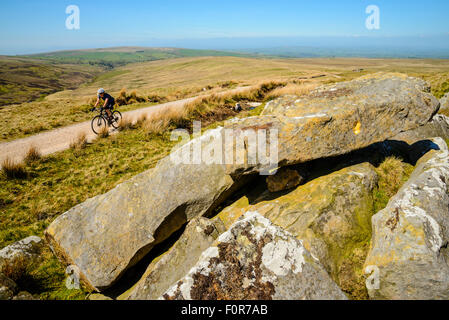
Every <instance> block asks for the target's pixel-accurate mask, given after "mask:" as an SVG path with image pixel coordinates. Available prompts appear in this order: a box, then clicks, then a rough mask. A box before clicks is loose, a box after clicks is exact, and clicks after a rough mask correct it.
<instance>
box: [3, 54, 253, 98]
mask: <svg viewBox="0 0 449 320" xmlns="http://www.w3.org/2000/svg"><path fill="white" fill-rule="evenodd" d="M204 56H235V57H239V56H241V57H244V56H248V57H249V56H253V55H250V54H239V53H232V52H223V51H214V50H192V49H177V48H145V47H118V48H107V49H90V50H72V51H58V52H49V53H42V54H34V55H24V56H15V57H12V56H0V106H2V105H8V104H18V103H23V102H30V101H34V100H38V99H43V98H44V97H45V96H47V95H49V94H52V93H55V92H58V91H63V90H66V89H68V90H72V89H76V88H77V87H78V86H80V85H81V84H84V83H87V82H89V81H90V80H92V79H93V78H94V77H96V76H99V75H101V74H103V73H104V72H107V71H110V70H112V69H114V68H117V67H120V66H124V65H127V64H130V63H141V62H147V61H156V60H164V59H175V58H184V57H204Z"/></svg>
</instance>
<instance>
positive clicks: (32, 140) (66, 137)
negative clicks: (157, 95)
mask: <svg viewBox="0 0 449 320" xmlns="http://www.w3.org/2000/svg"><path fill="white" fill-rule="evenodd" d="M248 88H250V87H241V88H236V89H233V90H229V91H226V92H223V93H221V94H226V93H237V92H240V91H243V90H246V89H248ZM205 96H207V95H205ZM196 98H197V97H193V98H187V99H183V100H178V101H173V102H168V103H164V104H159V105H154V106H151V107H147V108H141V109H136V110H132V111H128V112H124V113H123V116H125V115H126V117H127V118H129V119H131V120H132V121H136V120H137V119H138V118H139V117H140V116H141V115H143V114H146V115H147V118H151V116H152V115H153V114H155V113H156V112H158V111H161V110H164V109H168V108H183V107H184V106H185V105H186V104H187V103H188V102H191V101H193V100H195V99H196ZM82 132H85V133H86V136H87V140H88V141H92V140H94V139H95V138H96V135H95V134H94V133H93V132H92V129H91V122H90V121H85V122H81V123H77V124H73V125H70V126H67V127H62V128H58V129H55V130H51V131H45V132H42V133H39V134H36V135H33V136H30V137H26V138H23V139H18V140H13V141H9V142H4V143H0V163H2V162H3V160H4V159H5V158H7V157H9V158H10V159H12V160H13V161H21V160H23V158H24V157H25V155H26V153H27V152H28V150H29V148H30V147H32V146H34V147H36V148H37V149H38V150H39V151H40V153H41V154H42V155H44V156H45V155H49V154H52V153H55V152H58V151H63V150H66V149H68V148H69V147H70V144H71V142H72V141H74V140H76V138H77V137H78V136H79V134H80V133H82Z"/></svg>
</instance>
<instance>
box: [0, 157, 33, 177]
mask: <svg viewBox="0 0 449 320" xmlns="http://www.w3.org/2000/svg"><path fill="white" fill-rule="evenodd" d="M2 172H3V174H4V175H5V176H6V177H7V178H8V179H24V178H26V177H27V176H28V173H27V171H26V169H25V165H24V164H23V162H14V161H13V160H11V158H9V157H7V158H5V160H3V162H2Z"/></svg>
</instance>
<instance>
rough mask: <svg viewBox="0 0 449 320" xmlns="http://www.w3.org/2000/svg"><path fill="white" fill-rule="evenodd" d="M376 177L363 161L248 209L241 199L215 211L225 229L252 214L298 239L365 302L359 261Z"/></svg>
mask: <svg viewBox="0 0 449 320" xmlns="http://www.w3.org/2000/svg"><path fill="white" fill-rule="evenodd" d="M376 183H377V174H376V172H375V170H374V167H373V166H372V165H370V164H369V163H363V164H359V165H355V166H351V167H348V168H345V169H342V170H340V171H337V172H333V173H331V174H329V175H327V176H323V177H319V178H317V179H314V180H312V181H310V182H308V183H307V184H305V185H303V186H300V187H298V188H297V189H296V190H294V191H291V192H290V193H288V194H286V195H284V196H281V197H278V198H276V199H273V200H266V201H264V200H263V198H264V196H263V195H262V196H261V197H260V198H259V199H257V200H256V201H255V202H257V203H256V204H254V205H251V206H250V205H247V203H248V202H247V201H245V199H241V200H239V201H238V202H237V203H235V204H233V205H232V206H230V207H228V208H225V209H224V210H223V211H222V212H220V213H219V214H218V215H217V217H216V219H220V220H222V221H223V222H224V223H225V224H226V225H230V224H231V223H232V222H233V221H235V220H236V219H237V218H238V217H239V216H240V215H242V214H244V213H245V212H247V211H257V212H259V213H260V214H262V215H263V216H265V217H267V218H269V219H270V220H271V221H272V222H273V223H274V224H276V225H277V226H280V227H282V228H283V229H285V230H287V231H288V232H290V233H291V234H293V235H294V236H295V237H297V238H298V239H300V240H302V241H303V244H304V246H305V247H306V249H307V250H309V251H310V253H311V254H312V255H313V256H314V257H317V258H318V260H319V261H320V262H321V264H322V265H323V266H324V267H325V269H326V270H327V271H328V272H329V274H330V275H331V276H332V278H333V279H334V280H335V281H336V282H337V284H338V285H339V286H340V287H341V288H342V289H343V290H344V291H345V292H347V293H348V294H350V295H351V296H352V297H353V298H356V299H362V298H367V292H366V289H365V279H364V273H363V263H364V261H365V258H366V255H367V253H368V249H369V243H370V240H371V224H370V220H371V216H372V215H373V214H374V212H373V210H374V209H373V196H372V194H373V189H374V187H375V186H376Z"/></svg>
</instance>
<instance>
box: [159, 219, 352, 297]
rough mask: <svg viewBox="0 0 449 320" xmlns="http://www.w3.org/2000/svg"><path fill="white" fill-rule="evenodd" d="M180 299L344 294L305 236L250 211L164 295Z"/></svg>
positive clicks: (333, 295) (342, 295)
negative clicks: (306, 245)
mask: <svg viewBox="0 0 449 320" xmlns="http://www.w3.org/2000/svg"><path fill="white" fill-rule="evenodd" d="M163 298H164V299H169V300H173V299H178V300H191V299H193V300H205V299H213V300H218V299H219V300H223V299H235V300H254V299H264V300H268V299H291V300H296V299H298V300H303V299H346V296H345V295H344V294H343V292H342V291H341V290H340V289H339V288H338V286H337V285H336V284H335V283H334V282H333V281H332V280H331V279H330V278H329V275H328V274H327V272H326V271H325V270H324V268H323V267H322V266H321V265H320V264H319V262H318V261H317V260H315V259H314V258H313V257H312V256H311V255H310V254H309V253H308V251H307V250H306V249H305V248H304V246H303V245H302V243H301V241H299V240H297V239H296V238H294V237H293V236H292V235H290V234H289V233H287V232H285V231H283V230H282V229H281V228H279V227H275V226H274V225H273V224H271V223H270V221H269V220H268V219H266V218H264V217H262V216H261V215H260V214H258V213H257V212H247V213H246V214H245V215H244V216H243V217H242V219H240V220H239V221H238V222H236V223H235V224H234V225H233V226H232V227H231V228H230V229H229V230H228V231H227V232H225V233H223V234H222V235H221V236H220V237H219V238H218V240H217V242H216V244H215V246H212V247H210V248H209V249H207V250H206V251H205V252H204V253H203V254H202V256H201V258H200V260H199V261H198V263H197V264H196V265H195V267H194V268H192V269H191V270H190V272H189V273H188V274H187V275H186V276H185V277H184V278H182V279H181V280H180V281H178V282H177V283H176V284H175V285H173V286H172V287H171V288H170V289H169V290H167V292H166V293H165V294H164V295H163Z"/></svg>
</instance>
